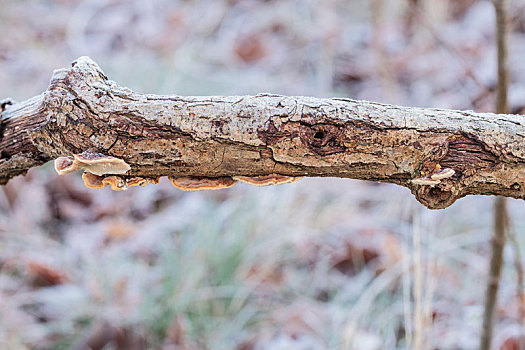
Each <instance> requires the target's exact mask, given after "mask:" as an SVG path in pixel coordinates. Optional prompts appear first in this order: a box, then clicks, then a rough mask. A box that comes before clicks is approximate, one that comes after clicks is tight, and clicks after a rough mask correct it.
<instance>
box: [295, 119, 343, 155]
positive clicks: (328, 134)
mask: <svg viewBox="0 0 525 350" xmlns="http://www.w3.org/2000/svg"><path fill="white" fill-rule="evenodd" d="M300 137H301V141H302V142H303V143H304V144H305V145H306V146H308V148H309V149H310V150H311V151H312V152H314V153H315V154H318V155H320V156H327V155H330V154H336V153H341V152H344V151H345V149H346V148H345V147H344V132H343V127H341V126H337V125H332V124H314V125H306V124H302V125H301V135H300Z"/></svg>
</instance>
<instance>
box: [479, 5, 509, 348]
mask: <svg viewBox="0 0 525 350" xmlns="http://www.w3.org/2000/svg"><path fill="white" fill-rule="evenodd" d="M494 8H495V10H496V37H497V45H498V87H497V94H496V113H505V112H506V110H507V90H508V83H509V77H508V76H509V72H508V63H507V57H508V55H507V50H508V47H507V40H508V35H507V23H506V22H507V1H506V0H494ZM506 217H507V201H506V199H505V198H504V197H497V198H496V200H495V202H494V236H493V238H492V256H491V259H490V273H489V279H488V282H487V289H486V296H485V312H484V315H483V328H482V333H481V337H480V347H479V348H480V349H481V350H489V349H490V347H491V343H492V333H493V328H494V309H495V306H496V300H497V296H498V287H499V282H500V279H501V267H502V265H503V248H504V247H505V231H506V230H505V228H506V222H507V220H506Z"/></svg>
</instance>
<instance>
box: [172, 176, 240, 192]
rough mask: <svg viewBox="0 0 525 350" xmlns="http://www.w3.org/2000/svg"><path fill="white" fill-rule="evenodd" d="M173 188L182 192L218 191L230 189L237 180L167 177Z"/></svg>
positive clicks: (227, 177) (224, 177)
mask: <svg viewBox="0 0 525 350" xmlns="http://www.w3.org/2000/svg"><path fill="white" fill-rule="evenodd" d="M168 179H169V180H170V181H171V183H172V184H173V186H175V187H177V188H178V189H181V190H183V191H201V190H218V189H221V188H228V187H232V186H233V185H235V184H236V183H237V180H234V179H232V178H231V177H229V176H223V177H172V176H168Z"/></svg>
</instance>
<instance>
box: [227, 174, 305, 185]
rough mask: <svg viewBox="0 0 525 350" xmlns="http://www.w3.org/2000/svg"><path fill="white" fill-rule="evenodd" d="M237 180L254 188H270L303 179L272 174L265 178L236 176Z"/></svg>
mask: <svg viewBox="0 0 525 350" xmlns="http://www.w3.org/2000/svg"><path fill="white" fill-rule="evenodd" d="M234 179H235V180H239V181H241V182H244V183H247V184H250V185H254V186H269V185H282V184H286V183H291V182H295V181H297V180H300V179H302V177H294V176H285V175H279V174H270V175H263V176H253V177H250V176H235V177H234Z"/></svg>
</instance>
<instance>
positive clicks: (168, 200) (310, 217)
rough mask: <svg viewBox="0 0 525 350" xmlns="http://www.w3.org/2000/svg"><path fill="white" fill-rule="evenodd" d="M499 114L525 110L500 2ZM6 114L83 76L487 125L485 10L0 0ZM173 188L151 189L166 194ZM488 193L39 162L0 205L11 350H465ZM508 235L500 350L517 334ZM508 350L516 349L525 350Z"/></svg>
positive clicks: (519, 57)
mask: <svg viewBox="0 0 525 350" xmlns="http://www.w3.org/2000/svg"><path fill="white" fill-rule="evenodd" d="M509 6H510V9H511V10H510V12H509V15H510V16H509V17H510V20H511V22H512V32H511V36H510V57H509V60H510V69H511V85H510V91H509V92H510V97H509V110H510V111H512V113H525V60H524V57H525V4H524V2H523V1H518V0H514V1H510V3H509ZM0 9H1V10H0V98H6V97H12V98H13V99H15V100H25V99H27V98H29V97H32V96H34V95H37V94H39V93H41V92H43V91H44V90H45V89H46V87H47V84H48V82H49V79H50V77H51V74H52V71H53V69H56V68H62V67H68V66H69V64H70V62H71V61H73V60H74V59H75V58H77V57H79V56H82V55H88V56H90V57H91V58H93V59H94V60H95V61H96V62H97V63H98V64H99V65H100V66H101V68H102V69H103V70H104V71H105V73H106V74H107V75H108V76H109V77H110V79H112V80H115V81H116V82H117V83H118V84H120V85H124V86H128V87H129V88H131V89H133V90H135V91H139V92H148V93H158V94H179V95H234V94H235V95H245V94H256V93H260V92H271V93H279V94H286V95H311V96H319V97H331V96H339V97H350V98H354V99H367V100H373V101H378V102H385V103H394V104H401V105H408V106H419V107H439V108H454V109H473V110H477V111H492V110H494V89H495V85H496V80H497V74H496V52H495V40H494V34H495V23H494V22H495V20H494V17H495V16H494V9H493V6H492V3H491V2H490V1H481V0H480V1H476V0H440V1H435V0H389V1H386V0H370V1H364V0H324V1H314V0H266V1H263V0H259V1H257V0H151V1H143V0H128V1H124V0H89V1H88V0H56V1H44V0H41V1H24V0H0ZM163 180H164V179H163ZM492 203H493V198H490V197H481V196H478V197H468V198H464V199H461V200H459V201H458V202H456V203H455V204H454V205H452V206H451V207H450V208H448V209H446V210H440V211H429V210H427V209H426V208H424V207H423V206H422V205H420V204H419V203H417V202H416V201H415V199H414V198H413V197H412V195H411V194H410V192H409V191H408V190H407V189H405V188H401V187H396V186H394V185H388V184H378V183H372V182H363V181H355V180H349V179H303V180H301V181H298V182H296V183H293V184H286V185H280V186H270V187H263V188H258V187H251V186H249V185H244V184H238V185H236V186H234V187H233V188H230V189H225V190H219V191H208V192H193V193H192V192H190V193H185V192H181V191H179V190H177V189H175V188H174V187H173V186H172V185H171V184H170V183H169V181H161V183H160V184H159V185H156V186H154V185H150V186H147V187H145V188H136V187H133V188H130V189H129V190H128V191H126V192H112V191H111V190H109V189H103V190H89V189H87V188H85V187H84V186H83V182H82V180H81V178H80V174H70V175H67V176H62V177H59V176H57V174H56V173H55V172H54V170H53V168H52V164H47V165H46V166H44V167H41V168H38V169H33V170H31V171H30V172H29V173H28V174H27V175H26V176H23V177H22V176H21V177H18V178H15V179H13V180H12V181H10V182H9V183H8V184H7V185H6V186H4V187H2V188H1V190H0V348H2V349H90V348H91V349H164V350H175V349H239V350H250V349H304V350H306V349H315V350H316V349H365V350H366V349H395V348H425V349H475V348H477V346H478V342H479V335H480V328H481V321H482V314H483V298H484V295H483V294H484V290H485V283H486V279H487V275H488V263H489V255H490V254H489V253H490V238H491V233H492ZM508 204H509V210H510V216H511V230H513V232H515V233H516V234H517V238H518V242H517V244H513V245H507V247H506V251H505V261H506V264H505V267H504V270H503V280H502V284H501V289H500V294H499V304H498V307H497V312H496V317H497V322H496V328H495V342H494V344H495V347H496V348H497V349H511V348H507V347H505V346H504V345H503V344H504V343H505V342H506V344H507V345H508V344H511V343H512V341H513V339H514V340H515V339H517V338H516V337H517V336H518V335H520V334H524V333H523V323H524V322H525V320H524V319H523V317H522V316H520V310H522V308H523V303H524V300H521V299H520V297H519V295H521V292H520V290H521V287H520V284H519V282H518V278H517V271H519V268H517V267H520V266H521V261H520V260H519V257H520V255H523V254H525V251H524V249H525V248H524V247H525V245H524V244H525V242H524V240H525V235H524V234H523V231H524V230H525V222H524V221H523V220H522V218H523V212H524V206H525V204H524V203H523V201H518V200H509V201H508ZM512 349H518V348H517V347H515V348H512Z"/></svg>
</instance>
